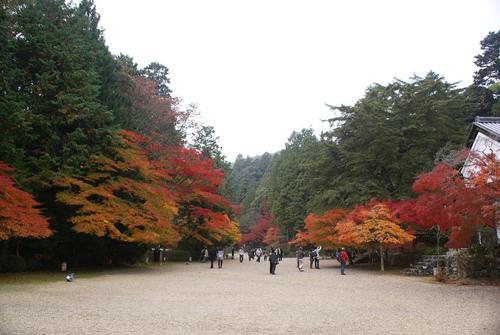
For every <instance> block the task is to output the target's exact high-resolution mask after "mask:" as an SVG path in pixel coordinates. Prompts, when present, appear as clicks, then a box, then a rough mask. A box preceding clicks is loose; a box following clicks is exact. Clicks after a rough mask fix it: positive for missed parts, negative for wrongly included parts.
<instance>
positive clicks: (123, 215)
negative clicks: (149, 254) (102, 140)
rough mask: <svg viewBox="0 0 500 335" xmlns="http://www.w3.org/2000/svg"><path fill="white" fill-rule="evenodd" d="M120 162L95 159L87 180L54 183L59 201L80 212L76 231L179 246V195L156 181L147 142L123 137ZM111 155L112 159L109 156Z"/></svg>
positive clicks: (131, 135)
mask: <svg viewBox="0 0 500 335" xmlns="http://www.w3.org/2000/svg"><path fill="white" fill-rule="evenodd" d="M121 139H122V145H121V146H119V147H116V148H114V149H113V151H114V152H113V153H114V156H115V158H110V157H104V156H94V157H93V158H92V160H91V164H92V166H93V168H92V170H91V171H88V173H87V174H86V175H84V176H78V177H67V178H61V179H59V180H57V181H55V185H57V186H58V187H59V188H60V191H59V192H58V193H57V200H58V201H59V202H60V203H62V204H65V205H68V206H70V207H71V208H74V209H75V214H74V215H73V216H72V217H71V218H70V222H71V223H72V224H73V229H74V230H75V231H77V232H80V233H86V234H92V235H96V236H98V237H103V236H106V237H109V238H112V239H116V240H121V241H126V242H141V243H163V244H167V245H175V243H176V242H177V241H178V240H179V238H180V236H179V234H178V232H177V230H176V229H175V226H174V225H173V218H174V216H175V214H176V213H177V206H176V203H175V199H176V195H175V193H174V192H172V191H171V190H170V189H169V188H167V187H164V185H163V183H162V180H160V179H159V178H156V176H155V175H154V174H153V173H152V171H151V168H150V162H149V159H148V157H147V155H146V153H145V152H144V151H143V149H142V147H141V145H143V144H144V143H145V141H146V138H145V137H143V136H140V135H137V134H135V133H132V132H125V131H124V132H122V133H121ZM110 156H111V155H110Z"/></svg>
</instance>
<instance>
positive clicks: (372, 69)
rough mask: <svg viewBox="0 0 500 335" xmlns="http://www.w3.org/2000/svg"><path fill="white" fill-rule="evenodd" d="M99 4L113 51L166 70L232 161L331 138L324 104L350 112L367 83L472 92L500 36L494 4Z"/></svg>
mask: <svg viewBox="0 0 500 335" xmlns="http://www.w3.org/2000/svg"><path fill="white" fill-rule="evenodd" d="M95 3H96V6H97V11H98V12H99V13H100V14H101V25H102V27H103V28H104V30H105V37H106V42H107V44H108V45H109V47H110V49H111V51H112V52H113V53H115V54H118V53H120V52H121V53H125V54H128V55H130V56H132V57H133V58H134V59H135V61H136V62H138V63H139V65H140V66H141V67H142V66H145V65H147V64H148V63H150V62H152V61H157V62H160V63H162V64H164V65H166V66H167V67H168V68H169V70H170V78H171V88H172V90H173V94H174V95H175V96H178V97H181V98H182V99H183V100H184V102H185V103H190V102H195V103H197V104H198V107H199V111H200V112H201V114H202V119H203V122H204V123H206V124H208V125H212V126H214V127H215V130H216V133H217V135H218V136H219V137H220V143H221V145H222V147H223V150H224V153H225V154H226V156H227V157H228V159H229V160H231V161H232V160H234V158H235V157H236V155H237V154H238V153H241V154H243V155H244V156H246V155H250V156H254V155H257V154H262V153H264V152H266V151H268V152H276V151H278V150H280V149H282V148H283V147H284V145H285V142H286V140H287V138H288V136H289V135H290V133H291V132H292V131H293V130H300V129H302V128H305V127H313V128H314V129H316V130H317V131H318V132H319V131H320V130H321V129H326V123H322V122H321V121H320V120H321V119H327V118H329V117H331V116H332V114H331V112H330V110H329V109H328V108H327V107H326V106H325V103H328V104H332V105H339V104H353V103H355V102H356V100H358V99H359V98H361V97H362V96H363V94H364V91H365V89H366V88H367V87H368V86H369V85H370V84H372V83H374V82H377V83H382V84H385V83H388V82H390V81H392V79H393V78H395V77H396V78H399V79H403V80H405V79H408V78H409V77H410V76H412V75H413V74H414V73H416V74H417V75H420V76H424V75H425V74H426V73H427V72H428V71H429V70H433V71H435V72H437V73H439V74H440V75H442V76H445V77H446V79H447V80H448V81H450V82H461V85H462V86H464V85H468V84H470V83H471V80H472V75H473V73H474V71H475V70H476V67H475V65H474V63H473V62H474V56H475V55H477V54H479V53H480V52H481V51H480V45H479V42H480V41H481V40H482V39H483V38H484V37H485V36H486V34H487V33H488V32H489V31H497V30H498V29H500V1H494V0H476V1H473V0H470V1H457V0H450V1H448V0H446V1H445V0H440V1H436V0H432V1H431V0H429V1H422V0H419V1H416V0H415V1H412V2H410V1H401V0H399V1H374V0H372V1H370V0H367V1H353V0H350V1H334V0H330V1H319V0H314V1H313V0H309V1H305V0H304V1H293V0H283V1H277V0H263V1H260V0H252V1H238V0H227V1H208V0H199V1H194V0H178V1H170V0H169V1H160V0H156V1H153V0H141V1H137V0H136V1H132V0H95Z"/></svg>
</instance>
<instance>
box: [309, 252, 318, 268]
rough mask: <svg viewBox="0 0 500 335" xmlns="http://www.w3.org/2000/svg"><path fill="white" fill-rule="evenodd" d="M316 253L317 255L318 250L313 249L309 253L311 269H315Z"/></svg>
mask: <svg viewBox="0 0 500 335" xmlns="http://www.w3.org/2000/svg"><path fill="white" fill-rule="evenodd" d="M315 253H316V248H312V249H311V251H310V252H309V262H310V263H309V267H310V268H311V269H312V268H313V264H314V259H315V258H316V257H315Z"/></svg>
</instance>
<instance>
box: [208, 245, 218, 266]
mask: <svg viewBox="0 0 500 335" xmlns="http://www.w3.org/2000/svg"><path fill="white" fill-rule="evenodd" d="M208 259H209V260H210V268H211V269H213V268H214V262H215V260H216V259H217V249H215V248H214V247H212V248H210V251H209V252H208Z"/></svg>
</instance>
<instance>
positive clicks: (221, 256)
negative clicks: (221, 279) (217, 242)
mask: <svg viewBox="0 0 500 335" xmlns="http://www.w3.org/2000/svg"><path fill="white" fill-rule="evenodd" d="M223 261H224V249H222V247H219V249H218V250H217V266H218V268H219V269H221V268H222V262H223Z"/></svg>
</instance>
